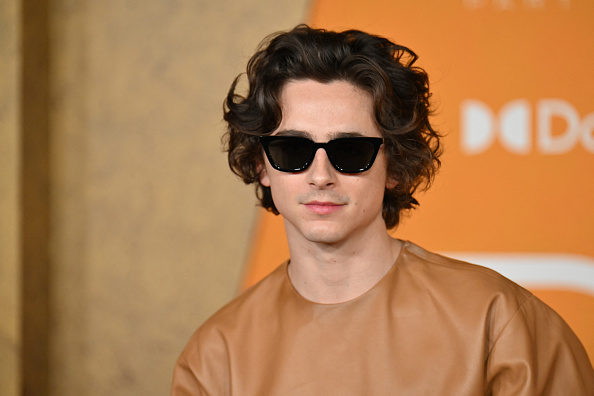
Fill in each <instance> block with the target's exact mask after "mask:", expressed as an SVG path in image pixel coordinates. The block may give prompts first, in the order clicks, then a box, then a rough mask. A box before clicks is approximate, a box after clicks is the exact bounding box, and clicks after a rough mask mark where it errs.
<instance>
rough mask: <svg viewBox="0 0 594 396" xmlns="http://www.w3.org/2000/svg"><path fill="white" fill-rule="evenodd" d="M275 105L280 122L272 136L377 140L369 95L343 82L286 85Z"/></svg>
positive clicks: (299, 81)
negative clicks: (293, 133) (341, 136)
mask: <svg viewBox="0 0 594 396" xmlns="http://www.w3.org/2000/svg"><path fill="white" fill-rule="evenodd" d="M279 104H280V107H281V111H282V119H281V123H280V125H279V127H278V129H277V131H276V133H281V132H284V131H297V132H300V133H302V134H306V135H310V136H312V137H319V138H327V137H332V136H333V135H337V134H344V133H355V134H359V135H363V136H381V134H380V133H379V130H378V128H377V126H376V123H375V119H374V116H373V99H372V97H371V95H370V94H368V93H367V92H365V91H363V90H362V89H360V88H358V87H356V86H355V85H353V84H351V83H349V82H346V81H341V80H337V81H332V82H329V83H321V82H318V81H313V80H297V81H290V82H288V83H287V84H286V85H285V86H284V87H283V89H282V91H281V94H280V101H279Z"/></svg>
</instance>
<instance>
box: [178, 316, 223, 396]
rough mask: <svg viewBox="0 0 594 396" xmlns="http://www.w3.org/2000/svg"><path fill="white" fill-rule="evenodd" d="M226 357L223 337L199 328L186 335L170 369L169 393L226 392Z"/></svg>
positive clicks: (214, 395)
mask: <svg viewBox="0 0 594 396" xmlns="http://www.w3.org/2000/svg"><path fill="white" fill-rule="evenodd" d="M228 368H229V359H228V353H227V347H226V343H225V341H224V337H223V336H222V335H221V334H220V333H219V332H218V331H217V329H216V328H214V327H210V326H208V327H206V326H204V327H202V328H200V329H198V331H196V333H195V334H194V335H193V336H192V337H191V338H190V340H189V341H188V344H187V345H186V347H185V348H184V350H183V352H182V353H181V355H180V356H179V358H178V359H177V362H176V364H175V367H174V369H173V380H172V385H171V396H225V395H229V394H230V380H229V369H228Z"/></svg>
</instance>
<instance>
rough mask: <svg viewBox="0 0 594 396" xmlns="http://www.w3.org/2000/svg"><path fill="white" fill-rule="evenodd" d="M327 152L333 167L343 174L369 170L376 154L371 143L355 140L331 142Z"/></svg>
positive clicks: (347, 139) (346, 139)
mask: <svg viewBox="0 0 594 396" xmlns="http://www.w3.org/2000/svg"><path fill="white" fill-rule="evenodd" d="M327 151H328V156H329V157H330V160H331V161H332V163H333V164H334V166H335V167H336V168H337V169H338V170H340V171H341V172H345V173H357V172H363V171H365V170H367V169H369V168H370V166H371V163H372V161H373V160H374V158H375V155H376V153H377V151H376V148H375V146H374V144H373V143H371V142H370V141H367V140H363V139H357V138H345V139H336V140H332V141H331V142H330V143H329V144H328V149H327Z"/></svg>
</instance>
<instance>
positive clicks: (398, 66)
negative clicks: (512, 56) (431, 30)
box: [224, 25, 441, 229]
mask: <svg viewBox="0 0 594 396" xmlns="http://www.w3.org/2000/svg"><path fill="white" fill-rule="evenodd" d="M416 60H417V56H416V54H415V53H414V52H412V51H411V50H409V49H408V48H406V47H403V46H400V45H397V44H394V43H392V42H391V41H389V40H387V39H385V38H382V37H379V36H374V35H370V34H367V33H364V32H361V31H358V30H347V31H344V32H332V31H327V30H324V29H313V28H310V27H309V26H307V25H299V26H297V27H295V28H294V29H292V30H291V31H289V32H284V33H276V34H274V35H272V36H270V37H268V38H267V39H266V40H264V41H263V43H262V44H260V47H259V49H258V51H257V52H256V53H255V55H254V56H253V57H252V58H251V59H250V61H249V62H248V65H247V72H246V74H247V80H248V89H247V93H246V94H245V96H242V95H241V94H240V93H238V83H239V81H240V78H241V77H242V75H243V74H241V75H239V76H238V77H237V78H236V79H235V80H234V81H233V84H232V85H231V88H230V90H229V93H228V95H227V98H226V100H225V104H224V119H225V121H226V122H227V125H228V128H227V133H226V134H225V136H224V141H225V149H226V151H228V154H229V158H228V160H229V166H230V167H231V170H232V171H233V172H234V173H236V174H237V175H238V176H240V177H241V178H242V180H243V181H244V182H245V183H246V184H250V183H255V184H256V194H257V196H258V198H259V200H260V203H261V205H262V206H263V207H264V208H266V209H268V210H270V211H272V212H273V213H275V214H278V210H277V209H276V207H275V205H274V202H273V200H272V194H271V192H270V188H268V187H264V186H263V185H261V184H260V180H259V169H260V168H259V164H260V165H261V164H262V163H263V158H262V149H261V147H260V144H259V139H258V136H260V135H267V134H270V133H272V132H273V131H274V130H275V129H276V128H277V127H278V125H279V124H280V121H281V117H282V112H281V108H280V105H279V97H280V93H281V90H282V88H283V87H284V85H285V84H286V83H287V82H288V81H291V80H304V79H311V80H315V81H318V82H323V83H327V82H331V81H334V80H342V81H347V82H350V83H352V84H353V85H355V86H357V87H358V88H360V89H362V90H364V91H365V92H367V93H369V94H370V95H371V97H372V98H373V103H374V108H373V111H374V114H375V119H376V122H377V125H378V127H379V129H380V131H381V132H382V134H383V137H384V142H385V145H384V147H385V152H386V158H387V163H388V165H387V167H388V175H389V176H390V177H392V178H393V179H394V180H396V181H397V182H398V184H397V185H396V187H395V188H394V189H390V190H388V189H386V191H385V194H384V201H383V211H382V215H383V218H384V221H385V223H386V227H387V228H388V229H389V228H393V227H395V226H396V225H398V222H399V221H400V212H401V211H402V210H404V209H412V208H413V207H414V206H415V205H418V203H417V201H416V199H415V198H414V197H413V195H414V193H415V192H416V191H417V190H418V189H419V187H420V186H422V187H423V188H425V189H426V188H428V187H429V185H430V184H431V182H432V181H433V178H434V177H435V173H436V172H437V170H438V168H439V166H440V161H439V155H440V154H441V147H440V135H439V134H438V133H437V132H436V131H435V130H434V129H433V128H432V126H431V124H430V123H429V115H430V113H431V109H430V104H429V99H430V96H431V94H430V92H429V80H428V77H427V74H426V73H425V71H424V70H423V69H421V68H419V67H413V64H414V62H415V61H416Z"/></svg>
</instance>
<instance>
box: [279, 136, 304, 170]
mask: <svg viewBox="0 0 594 396" xmlns="http://www.w3.org/2000/svg"><path fill="white" fill-rule="evenodd" d="M313 149H314V148H313V145H312V142H311V141H310V140H308V139H305V138H296V137H290V138H286V139H283V138H280V139H275V140H271V141H269V142H268V152H269V153H270V157H271V159H272V162H274V163H275V164H276V166H277V167H278V168H280V169H281V170H284V171H293V172H296V171H301V170H304V169H305V168H307V166H308V165H309V161H310V160H311V157H312V151H313Z"/></svg>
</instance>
